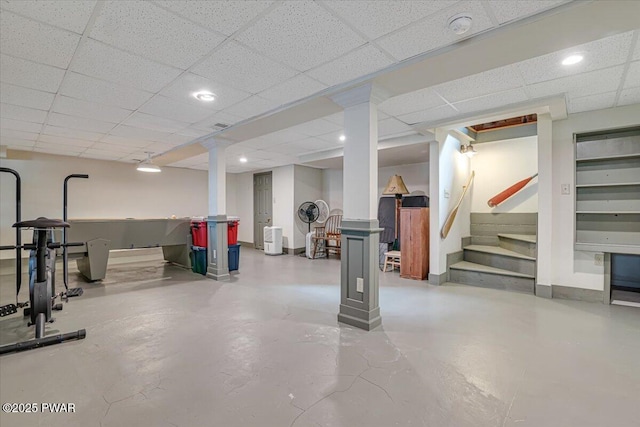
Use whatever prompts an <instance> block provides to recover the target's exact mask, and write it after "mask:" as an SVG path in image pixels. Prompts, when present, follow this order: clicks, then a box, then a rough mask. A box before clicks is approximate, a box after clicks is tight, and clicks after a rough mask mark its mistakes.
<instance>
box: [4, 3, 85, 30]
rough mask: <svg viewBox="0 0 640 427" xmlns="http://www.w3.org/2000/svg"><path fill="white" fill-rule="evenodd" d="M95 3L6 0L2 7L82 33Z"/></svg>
mask: <svg viewBox="0 0 640 427" xmlns="http://www.w3.org/2000/svg"><path fill="white" fill-rule="evenodd" d="M95 4H96V2H95V1H94V0H77V1H73V0H65V1H60V0H49V1H46V0H45V1H43V0H11V1H7V0H5V1H3V2H2V8H3V9H6V10H11V11H13V12H17V13H19V14H21V15H23V16H28V17H29V18H33V19H36V20H38V21H41V22H45V23H47V24H50V25H55V26H56V27H60V28H64V29H66V30H69V31H73V32H75V33H78V34H81V33H82V32H83V31H84V29H85V27H86V26H87V22H89V18H90V17H91V13H92V12H93V8H94V7H95Z"/></svg>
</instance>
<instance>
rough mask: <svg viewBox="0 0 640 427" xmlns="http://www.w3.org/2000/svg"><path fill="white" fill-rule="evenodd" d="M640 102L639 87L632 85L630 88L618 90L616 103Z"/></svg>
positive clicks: (629, 103)
mask: <svg viewBox="0 0 640 427" xmlns="http://www.w3.org/2000/svg"><path fill="white" fill-rule="evenodd" d="M631 104H640V87H634V88H631V89H625V90H623V91H622V92H620V99H618V105H619V106H620V105H631Z"/></svg>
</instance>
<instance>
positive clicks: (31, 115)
mask: <svg viewBox="0 0 640 427" xmlns="http://www.w3.org/2000/svg"><path fill="white" fill-rule="evenodd" d="M0 117H2V118H4V119H15V120H22V121H24V122H31V123H40V124H42V123H44V120H45V119H46V118H47V112H46V111H43V110H35V109H33V108H27V107H20V106H18V105H10V104H0Z"/></svg>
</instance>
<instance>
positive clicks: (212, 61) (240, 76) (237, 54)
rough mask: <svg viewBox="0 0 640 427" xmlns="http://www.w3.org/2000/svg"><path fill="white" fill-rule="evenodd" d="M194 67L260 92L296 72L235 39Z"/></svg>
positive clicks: (241, 87) (216, 79)
mask: <svg viewBox="0 0 640 427" xmlns="http://www.w3.org/2000/svg"><path fill="white" fill-rule="evenodd" d="M191 71H193V72H194V73H196V74H198V75H200V76H203V77H207V78H209V79H211V80H215V81H217V82H220V83H222V84H225V85H229V86H232V87H235V88H237V89H242V90H245V91H248V92H251V93H258V92H260V91H262V90H265V89H267V88H269V87H271V86H273V85H276V84H278V83H281V82H283V81H285V80H288V79H290V78H291V77H293V76H294V75H295V74H296V72H295V71H294V70H291V69H289V68H287V67H285V66H283V65H280V64H278V63H277V62H275V61H272V60H271V59H269V58H266V57H264V56H262V55H260V54H258V53H256V52H254V51H253V50H250V49H247V48H246V47H244V46H242V45H240V44H239V43H235V42H230V43H227V44H225V45H224V46H222V47H221V48H220V49H218V50H217V51H216V52H214V53H213V55H211V56H210V57H209V58H207V59H205V60H204V61H203V62H202V63H200V64H198V65H197V66H195V67H193V68H192V69H191Z"/></svg>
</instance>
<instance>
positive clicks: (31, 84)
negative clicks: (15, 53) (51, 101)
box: [0, 55, 64, 93]
mask: <svg viewBox="0 0 640 427" xmlns="http://www.w3.org/2000/svg"><path fill="white" fill-rule="evenodd" d="M63 77H64V70H61V69H60V68H55V67H51V66H49V65H44V64H37V63H35V62H30V61H25V60H24V59H20V58H14V57H12V56H7V55H0V80H1V81H3V82H5V83H12V84H15V85H18V86H24V87H28V88H31V89H38V90H43V91H45V92H51V93H56V92H57V91H58V87H60V82H61V81H62V78H63Z"/></svg>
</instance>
